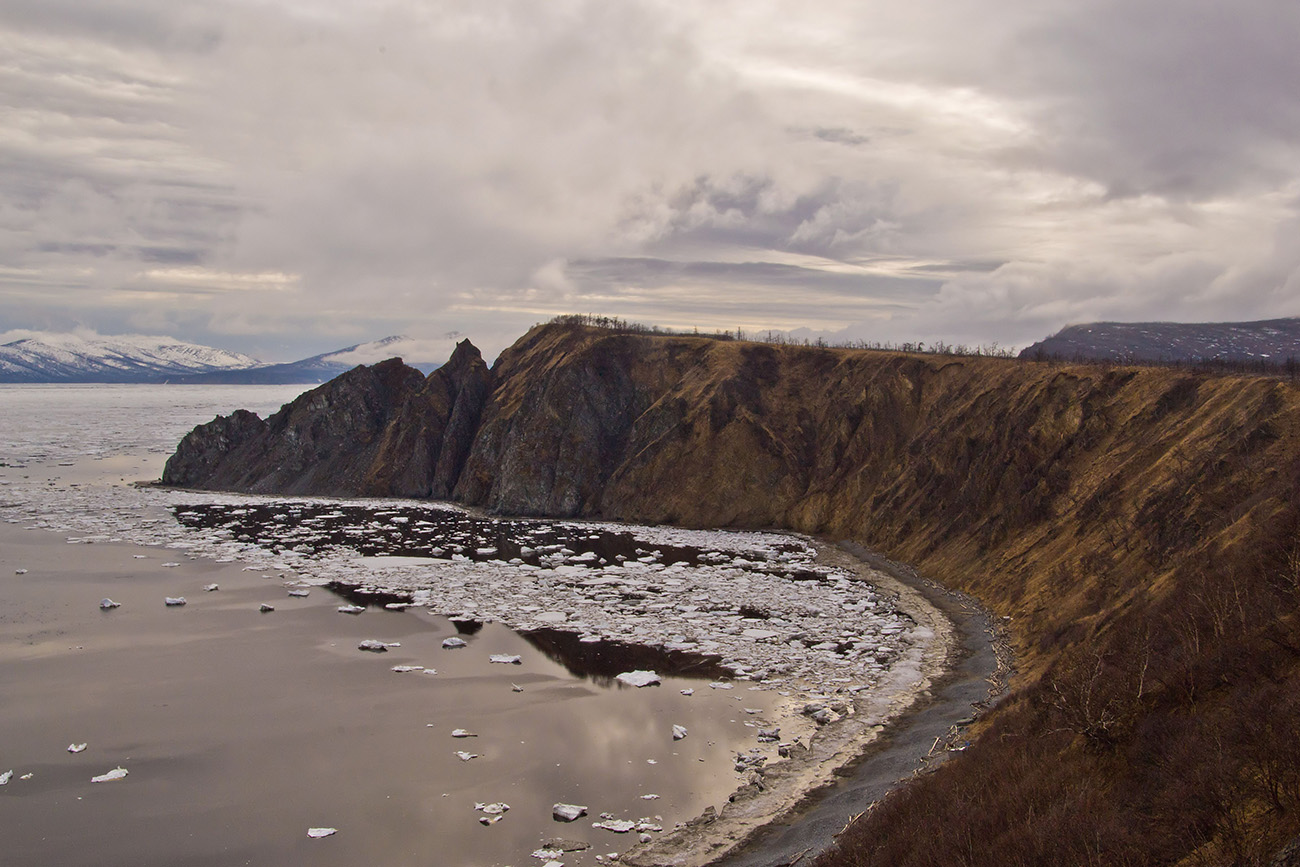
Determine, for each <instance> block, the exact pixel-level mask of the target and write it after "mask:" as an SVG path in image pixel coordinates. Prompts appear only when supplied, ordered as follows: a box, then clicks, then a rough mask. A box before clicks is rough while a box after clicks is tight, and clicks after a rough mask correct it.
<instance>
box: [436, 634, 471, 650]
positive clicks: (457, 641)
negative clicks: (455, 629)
mask: <svg viewBox="0 0 1300 867" xmlns="http://www.w3.org/2000/svg"><path fill="white" fill-rule="evenodd" d="M442 646H443V647H444V648H446V649H447V650H455V649H456V648H458V647H468V646H469V645H467V644H466V643H465V639H463V638H457V637H456V636H454V635H453V636H452V637H451V638H444V639H443V641H442Z"/></svg>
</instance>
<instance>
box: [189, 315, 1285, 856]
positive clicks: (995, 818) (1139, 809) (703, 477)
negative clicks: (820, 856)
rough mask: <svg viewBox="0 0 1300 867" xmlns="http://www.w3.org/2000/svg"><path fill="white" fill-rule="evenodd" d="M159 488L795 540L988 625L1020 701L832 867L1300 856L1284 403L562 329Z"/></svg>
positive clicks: (389, 383)
mask: <svg viewBox="0 0 1300 867" xmlns="http://www.w3.org/2000/svg"><path fill="white" fill-rule="evenodd" d="M305 435H309V436H307V439H306V440H305V441H304V436H305ZM349 443H355V446H348V445H347V444H349ZM294 461H297V463H293V462H294ZM286 466H289V467H291V468H292V469H291V470H290V471H286V470H284V469H282V468H284V467H286ZM163 480H164V482H166V483H168V484H176V485H182V486H190V487H212V488H225V489H234V490H250V491H284V492H293V493H339V494H373V495H385V494H400V495H405V496H428V495H434V496H441V495H443V494H444V493H445V492H450V493H451V494H452V496H453V497H454V498H455V499H458V500H461V501H463V502H466V503H470V504H475V505H479V506H484V507H487V508H489V509H493V510H496V511H500V512H508V513H516V514H549V515H565V516H570V515H581V516H590V517H600V518H611V519H626V520H637V521H651V522H669V523H678V524H686V525H694V526H732V527H788V528H792V529H796V530H799V531H803V532H809V533H819V534H825V535H829V536H833V537H842V538H852V539H856V540H860V541H862V542H864V543H866V544H867V545H869V546H871V547H873V548H875V549H877V550H879V551H882V552H883V553H885V554H886V555H888V556H890V557H892V558H894V559H897V560H902V561H905V562H908V563H911V564H913V565H915V566H916V567H917V568H918V569H919V570H920V571H921V572H922V573H923V574H926V575H929V576H931V577H934V578H936V579H938V580H940V581H942V582H944V583H946V584H948V585H950V586H953V587H957V588H960V589H962V590H966V591H968V592H971V593H973V594H975V595H976V596H978V597H979V598H980V599H981V600H983V601H984V602H985V603H986V604H987V605H988V606H989V607H991V608H992V609H993V610H994V611H995V612H996V613H997V614H999V615H1002V616H1004V617H1007V618H1009V620H1008V623H1009V626H1010V628H1011V630H1012V633H1013V635H1014V638H1015V641H1016V644H1017V649H1018V652H1019V655H1020V668H1021V674H1020V676H1019V679H1018V682H1017V684H1016V685H1017V689H1016V690H1015V691H1014V693H1013V694H1012V695H1011V696H1010V697H1008V699H1006V700H1005V701H1003V703H1002V704H1001V705H1000V706H999V707H998V708H997V709H996V710H995V711H994V712H993V713H992V714H991V715H990V716H989V717H988V718H986V721H985V722H984V723H983V724H982V726H981V729H980V731H981V735H980V736H979V737H978V738H977V739H976V741H975V743H974V744H973V745H972V746H971V748H970V749H968V750H966V751H965V752H963V753H961V754H960V756H958V757H957V758H956V759H954V760H953V761H951V762H949V763H947V764H946V765H944V766H943V767H942V768H941V769H940V770H939V771H938V772H936V773H934V774H930V775H926V776H924V777H922V778H920V779H919V780H917V781H915V782H914V783H913V784H911V785H909V786H908V787H906V788H905V789H904V790H903V792H902V793H900V794H899V795H897V796H894V797H891V798H890V799H888V800H887V801H886V802H885V803H884V804H883V805H881V806H880V807H878V808H877V809H875V810H873V811H872V812H871V813H869V814H868V815H867V816H866V817H864V819H863V820H862V821H860V822H859V823H857V825H855V826H854V829H853V830H852V831H851V832H850V833H849V834H847V835H845V836H844V837H843V838H842V850H841V851H840V852H839V853H837V854H832V855H831V856H830V860H829V861H828V862H827V863H833V864H840V863H842V864H862V865H865V864H916V865H921V864H971V865H976V864H1062V863H1071V864H1073V863H1078V864H1083V863H1104V864H1132V865H1146V864H1152V865H1154V864H1234V863H1239V864H1248V863H1250V864H1253V863H1267V862H1268V859H1269V858H1270V857H1271V856H1272V854H1273V853H1274V852H1276V851H1277V850H1278V849H1280V848H1281V846H1282V845H1283V844H1284V843H1285V842H1286V841H1287V840H1289V839H1291V838H1292V837H1294V836H1295V835H1297V834H1300V812H1298V811H1300V750H1297V749H1296V747H1295V744H1294V732H1295V731H1296V730H1298V729H1300V641H1298V640H1297V639H1296V638H1295V636H1296V635H1297V634H1300V510H1298V508H1297V504H1298V503H1300V392H1298V391H1297V389H1296V388H1295V387H1294V386H1293V385H1291V384H1288V383H1286V382H1283V381H1280V380H1276V379H1269V378H1263V377H1259V378H1243V377H1229V376H1217V377H1211V376H1206V375H1200V374H1195V373H1191V372H1187V371H1177V370H1168V369H1158V368H1123V367H1114V368H1100V367H1095V366H1068V365H1066V366H1062V365H1047V364H1036V363H1029V362H1023V361H1014V360H1006V359H989V358H974V359H970V358H962V359H955V358H948V357H937V356H912V355H903V354H896V353H883V352H871V351H861V350H834V349H820V348H811V347H790V346H768V345H763V344H754V343H745V342H739V341H719V340H710V339H705V338H692V337H666V336H649V335H642V334H636V333H620V332H614V331H608V330H598V329H592V328H587V327H582V326H578V325H572V324H569V325H563V324H556V325H548V326H540V327H538V328H535V329H533V330H532V331H530V332H529V333H528V334H527V335H525V336H524V337H523V338H521V339H520V340H519V341H518V342H517V343H516V344H515V345H514V346H513V347H511V348H510V349H509V350H507V351H506V352H505V353H503V354H502V355H501V357H500V358H499V359H498V362H497V364H496V365H495V366H494V368H493V369H492V370H491V371H488V370H487V369H486V368H485V367H483V366H482V361H481V359H479V358H478V354H477V351H473V350H472V347H470V346H469V345H468V344H467V343H466V344H462V346H460V347H458V348H457V355H456V356H454V357H453V361H452V362H450V363H449V364H448V365H446V366H445V367H444V368H443V369H442V370H440V371H438V372H437V373H435V374H433V375H432V376H430V377H428V378H424V377H421V376H420V375H419V374H418V373H417V372H415V371H413V370H410V369H409V368H404V367H403V366H402V365H400V363H398V362H386V363H384V364H381V365H376V366H375V367H372V368H359V369H358V370H356V371H353V372H351V373H349V374H346V375H344V376H342V377H340V378H339V379H337V380H335V381H333V382H331V383H328V384H326V385H324V386H322V387H320V388H318V389H315V390H314V391H312V392H309V393H307V394H306V395H303V396H302V397H301V398H299V399H298V400H297V401H295V402H294V403H293V404H290V405H289V406H287V407H286V408H285V409H284V410H282V411H281V412H280V413H278V414H277V415H276V416H273V417H272V418H271V419H268V420H267V421H266V422H262V421H261V420H260V419H256V417H252V416H248V414H244V415H242V416H240V415H238V414H237V416H235V417H231V418H228V419H218V420H217V421H215V422H213V423H212V424H210V425H207V426H202V427H200V428H198V429H196V430H195V432H194V433H193V434H191V435H190V436H189V437H187V439H186V440H185V441H184V442H183V443H182V444H181V447H180V448H179V449H178V451H177V454H176V455H175V456H174V457H173V458H172V460H171V461H169V462H168V466H167V469H166V471H165V474H164V478H163Z"/></svg>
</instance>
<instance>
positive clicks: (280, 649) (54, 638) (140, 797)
mask: <svg viewBox="0 0 1300 867" xmlns="http://www.w3.org/2000/svg"><path fill="white" fill-rule="evenodd" d="M297 391H298V388H296V387H283V386H212V387H198V386H103V385H96V386H0V464H3V465H2V466H0V521H3V522H4V523H3V524H0V696H3V701H0V774H2V773H4V772H5V771H8V770H10V769H13V770H14V771H15V773H14V776H13V777H12V778H11V781H10V782H9V783H8V784H7V785H5V786H3V787H0V841H2V842H0V846H3V850H4V856H3V858H2V859H0V860H3V863H6V864H22V865H26V864H32V865H35V864H56V863H57V864H67V865H75V864H87V865H89V864H97V865H108V864H123V865H126V864H132V865H144V864H193V865H225V864H307V863H310V864H319V865H333V864H340V865H342V864H361V863H371V864H384V865H405V864H411V865H415V864H422V865H425V864H465V865H480V864H481V865H501V864H514V865H522V864H540V863H542V862H541V861H539V860H536V859H534V858H533V857H531V856H530V853H531V852H532V851H533V850H535V849H537V848H538V847H539V846H540V845H541V844H542V843H543V842H544V841H545V840H547V839H548V838H554V837H563V838H567V839H569V840H574V841H581V842H587V843H590V844H591V846H592V848H591V849H589V850H587V851H584V852H574V853H569V854H566V855H565V856H564V857H563V858H562V859H560V860H562V861H563V862H564V863H566V864H571V865H580V864H593V863H595V856H596V855H597V854H604V853H610V852H618V851H622V850H624V849H626V848H628V847H629V846H630V845H631V844H632V843H634V842H635V839H632V838H629V836H627V835H617V834H613V833H611V832H609V831H605V830H598V829H594V828H592V827H591V822H592V821H593V820H596V819H598V818H599V814H601V813H609V814H611V815H613V816H615V817H618V818H629V819H641V818H646V819H650V820H651V821H653V822H654V823H656V824H660V825H662V827H664V828H671V827H672V826H673V824H675V823H676V822H680V821H684V820H687V819H689V818H691V817H693V816H695V815H697V814H699V813H700V812H702V811H703V810H704V808H705V807H707V806H709V805H714V806H720V805H721V804H722V803H724V802H725V800H726V796H727V794H728V793H730V791H732V789H734V788H735V786H736V785H737V784H738V782H739V776H738V774H736V772H735V771H734V770H733V767H732V764H733V758H734V755H735V753H736V752H738V751H743V750H746V749H749V748H752V747H753V745H754V737H755V729H756V728H757V726H758V725H760V724H761V723H762V721H763V719H764V714H765V713H766V711H767V709H769V708H770V707H771V706H772V705H773V701H774V698H775V697H774V696H773V695H771V694H770V693H762V692H754V691H750V690H749V689H748V688H747V687H746V686H745V684H744V683H743V682H742V683H737V684H736V688H735V689H733V690H713V689H710V688H709V687H708V681H707V680H700V679H691V678H686V677H666V678H665V680H664V683H663V684H662V685H660V686H657V687H650V688H646V689H640V690H636V689H629V688H625V687H620V686H618V685H616V684H615V683H613V682H611V680H610V678H609V675H608V669H607V668H606V669H603V670H601V671H597V670H594V669H587V668H584V666H583V665H582V664H581V662H580V661H579V662H578V663H576V664H575V662H574V660H573V659H572V658H568V659H566V658H565V654H563V653H560V652H558V651H557V650H556V648H555V645H556V644H557V642H556V641H554V640H551V641H549V642H541V643H539V642H538V641H537V640H536V638H535V639H534V640H533V641H531V642H530V641H529V640H528V639H527V638H526V637H524V636H521V635H519V634H516V633H514V632H512V631H510V630H508V629H505V628H503V627H501V626H499V625H496V624H492V623H489V624H486V625H484V626H481V627H480V628H477V629H466V628H465V624H460V628H459V629H458V626H457V624H454V623H452V622H450V621H449V620H447V619H446V618H444V617H440V616H436V615H433V614H430V613H429V612H427V611H425V610H424V609H422V608H407V609H405V610H386V609H384V608H383V607H382V605H371V606H370V607H369V608H368V610H367V611H366V612H365V613H363V614H361V615H357V616H350V615H346V614H340V613H338V612H337V610H336V609H337V607H338V606H339V605H340V604H341V602H342V601H343V600H342V599H340V598H339V597H338V596H335V595H334V594H333V593H331V592H329V591H328V590H327V589H325V588H322V587H315V588H311V589H310V590H309V594H308V595H307V596H294V597H291V596H289V595H288V590H289V589H294V588H295V587H296V586H297V582H296V581H295V576H294V575H293V573H292V571H291V570H280V569H276V568H274V567H268V566H267V564H266V563H265V562H261V561H259V562H258V563H255V564H253V568H247V564H245V563H243V562H229V563H218V562H213V561H211V560H208V559H203V558H190V557H188V556H186V554H185V553H184V551H183V550H181V551H178V550H175V549H174V548H173V549H168V548H161V547H156V546H153V545H150V544H147V543H148V541H149V531H150V528H151V527H158V528H163V527H166V528H167V529H168V532H167V533H162V532H160V533H159V535H158V538H159V540H162V539H163V538H167V539H171V540H173V542H174V540H175V538H176V536H175V531H176V517H175V514H174V510H173V509H172V508H171V507H169V505H168V504H167V503H166V502H165V500H164V499H161V498H158V497H157V496H156V494H153V493H151V492H147V491H139V490H137V489H136V488H134V487H131V486H130V483H131V482H134V481H137V480H142V479H155V478H157V477H158V476H159V474H160V473H161V469H162V463H163V461H164V460H165V458H166V456H167V455H168V454H170V452H171V450H172V449H173V448H174V446H175V443H176V442H177V441H178V440H179V439H180V437H181V436H183V435H184V433H185V432H187V431H188V430H189V429H190V428H192V427H193V426H194V425H195V424H197V423H200V422H204V421H207V420H210V419H211V417H212V416H213V415H215V414H216V413H218V412H221V413H226V412H229V411H231V410H232V409H235V408H238V407H244V408H248V409H252V410H254V411H257V412H259V414H261V415H263V416H265V415H266V414H268V413H269V412H271V411H274V409H276V408H278V407H279V405H280V404H281V403H282V402H284V401H285V400H288V399H290V398H292V397H293V396H294V395H295V394H296V393H297ZM259 502H265V501H264V500H263V501H259ZM72 526H76V527H79V528H84V527H87V526H102V528H103V531H104V532H103V534H102V535H93V534H92V535H88V534H86V533H85V532H76V533H73V532H68V531H66V530H61V528H65V527H72ZM128 530H129V531H130V535H129V536H128V538H130V539H132V540H133V541H135V542H136V544H126V543H123V542H113V541H110V540H111V539H113V538H118V537H122V536H123V535H124V534H125V533H126V531H128ZM56 531H59V532H56ZM69 537H71V541H70V540H69ZM89 542H93V544H89ZM142 542H143V543H145V544H140V543H142ZM317 556H325V557H328V556H330V553H329V552H322V553H320V554H318V555H317ZM20 572H21V573H22V574H19V573H20ZM212 583H216V584H218V585H219V589H218V590H216V591H212V592H205V591H204V590H203V589H202V588H203V587H204V586H206V585H209V584H212ZM166 596H185V597H186V598H187V602H188V604H187V605H186V606H184V607H181V608H168V607H166V606H164V605H163V599H164V597H166ZM104 597H111V598H112V599H114V600H115V601H117V602H119V603H121V607H120V608H117V609H113V610H110V611H101V610H100V608H99V601H100V599H101V598H104ZM263 603H265V604H269V605H272V606H273V607H274V609H275V610H274V611H272V612H268V613H262V612H260V611H259V610H258V609H259V606H260V605H262V604H263ZM455 635H460V637H462V638H463V639H464V640H465V641H466V642H467V644H468V646H467V647H464V648H461V649H456V650H447V649H444V648H443V647H442V642H443V640H444V639H445V638H448V637H451V636H455ZM364 639H377V640H380V641H383V642H385V643H388V644H390V645H393V646H391V647H390V649H389V650H388V652H386V653H382V654H375V653H365V652H361V651H359V650H358V649H357V645H358V643H359V642H360V641H362V640H364ZM558 643H559V644H565V643H566V642H558ZM567 643H568V644H569V645H570V646H572V644H573V643H572V642H567ZM544 649H545V650H546V651H547V652H543V650H544ZM607 650H609V652H614V651H615V650H616V649H607ZM494 654H499V655H507V656H511V655H518V656H519V657H520V662H519V664H502V663H493V662H491V661H490V656H491V655H494ZM594 656H601V654H594ZM602 658H604V659H605V660H606V663H605V664H606V665H608V664H609V663H608V653H606V654H604V655H603V657H602ZM646 661H654V659H653V657H651V658H650V659H649V660H646V659H637V660H636V662H637V663H639V664H641V663H644V662H646ZM403 665H411V666H424V667H425V668H428V669H434V670H436V672H437V673H436V674H424V673H420V672H418V671H417V672H410V673H395V672H393V671H392V668H393V667H394V666H403ZM614 666H615V667H618V663H615V664H614ZM699 673H701V674H708V675H709V676H713V675H716V671H714V670H711V669H708V668H707V667H705V668H701V669H700V671H699ZM683 689H693V690H694V695H691V696H686V695H683V694H682V692H681V690H683ZM673 725H683V726H686V727H687V730H688V732H689V734H688V736H687V737H686V738H685V739H684V740H679V741H674V740H673V739H672V736H671V732H672V726H673ZM453 729H467V730H470V731H472V732H474V733H475V734H476V735H477V737H473V738H464V739H457V738H453V737H452V736H451V732H452V731H453ZM83 742H84V743H87V744H88V746H87V748H86V750H85V751H83V752H79V753H69V752H68V751H67V747H68V746H69V745H70V744H73V743H78V744H79V743H83ZM457 752H464V753H466V754H470V755H474V756H475V757H474V758H471V759H469V760H467V761H466V760H463V759H462V757H460V756H458V755H457ZM116 767H123V768H125V769H127V770H128V771H129V772H130V773H129V775H128V776H127V778H126V779H124V780H120V781H117V782H108V783H91V782H90V778H91V777H92V776H95V775H98V774H103V773H104V772H106V771H108V770H111V769H113V768H116ZM29 774H30V777H28V778H27V779H22V778H23V777H24V776H26V775H29ZM649 796H658V797H654V798H651V797H649ZM494 802H504V803H507V804H509V805H510V810H509V811H508V812H507V813H506V814H505V816H504V818H503V819H502V820H501V821H499V822H496V823H494V824H492V825H490V826H485V825H483V824H481V823H480V819H481V818H482V817H483V815H484V814H483V813H482V812H481V811H479V810H477V809H476V804H488V803H494ZM556 802H568V803H577V804H582V805H586V806H588V807H589V808H590V811H591V815H590V816H589V817H587V818H586V819H583V820H579V821H578V822H575V823H573V824H560V823H557V822H555V821H553V820H552V817H551V807H552V805H553V804H554V803H556ZM320 826H328V827H335V828H337V829H338V833H337V834H336V835H335V836H333V837H329V838H326V839H319V840H313V839H309V838H308V837H307V829H308V828H309V827H320ZM632 837H635V835H632Z"/></svg>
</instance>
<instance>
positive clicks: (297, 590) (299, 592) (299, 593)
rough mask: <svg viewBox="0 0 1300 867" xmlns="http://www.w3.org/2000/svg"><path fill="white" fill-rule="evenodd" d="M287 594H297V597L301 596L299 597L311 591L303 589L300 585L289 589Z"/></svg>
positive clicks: (308, 594)
mask: <svg viewBox="0 0 1300 867" xmlns="http://www.w3.org/2000/svg"><path fill="white" fill-rule="evenodd" d="M289 595H290V596H297V597H299V598H301V597H303V596H310V595H311V591H310V590H306V589H303V588H301V587H297V588H294V589H293V590H290V591H289Z"/></svg>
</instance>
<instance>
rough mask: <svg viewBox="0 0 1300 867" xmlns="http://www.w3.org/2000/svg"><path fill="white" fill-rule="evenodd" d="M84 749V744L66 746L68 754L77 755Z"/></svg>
mask: <svg viewBox="0 0 1300 867" xmlns="http://www.w3.org/2000/svg"><path fill="white" fill-rule="evenodd" d="M85 749H86V744H68V752H70V753H79V752H82V751H83V750H85Z"/></svg>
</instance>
